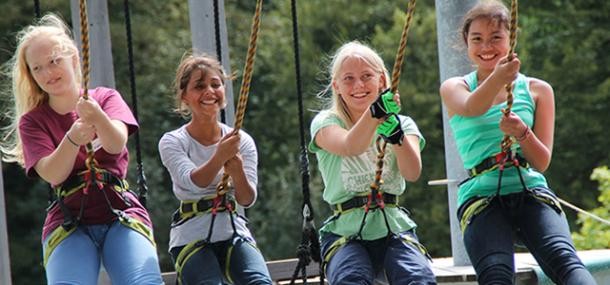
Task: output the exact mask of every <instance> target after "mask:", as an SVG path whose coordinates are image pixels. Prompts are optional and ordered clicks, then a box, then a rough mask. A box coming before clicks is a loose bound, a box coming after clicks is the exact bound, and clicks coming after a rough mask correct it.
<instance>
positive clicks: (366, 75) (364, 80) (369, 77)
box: [360, 73, 373, 82]
mask: <svg viewBox="0 0 610 285" xmlns="http://www.w3.org/2000/svg"><path fill="white" fill-rule="evenodd" d="M371 78H373V74H370V73H366V74H363V75H362V76H361V77H360V80H362V82H367V81H369V80H371Z"/></svg>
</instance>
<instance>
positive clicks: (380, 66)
mask: <svg viewBox="0 0 610 285" xmlns="http://www.w3.org/2000/svg"><path fill="white" fill-rule="evenodd" d="M353 57H357V58H360V59H362V60H364V61H365V62H366V63H368V64H369V65H370V66H371V67H372V68H373V69H374V70H376V71H377V72H381V73H383V74H384V77H385V81H386V82H385V85H386V87H387V86H390V76H389V72H388V69H387V68H386V67H385V64H384V63H383V59H381V56H379V54H378V53H377V52H376V51H375V50H373V49H372V48H371V47H369V46H368V45H366V44H363V43H361V42H359V41H351V42H348V43H345V44H343V45H342V46H341V47H339V49H337V51H336V52H335V54H334V55H333V56H332V57H331V63H330V65H329V68H328V74H329V76H330V78H329V79H330V80H329V82H328V85H327V86H326V88H324V90H323V91H322V92H320V95H323V94H326V93H328V92H329V91H331V98H330V99H329V100H327V101H328V102H327V103H326V105H327V106H326V108H327V109H328V110H330V111H331V112H333V113H334V114H336V115H337V116H339V118H340V119H341V120H342V121H343V122H344V123H345V125H346V126H347V127H348V128H351V127H352V125H353V123H352V119H354V118H351V116H350V114H349V111H348V109H347V106H346V105H345V102H344V101H343V99H342V98H341V96H340V94H338V93H337V92H336V90H335V88H333V82H334V81H335V80H337V76H338V74H339V71H340V70H341V67H342V66H343V62H345V60H346V59H348V58H353Z"/></svg>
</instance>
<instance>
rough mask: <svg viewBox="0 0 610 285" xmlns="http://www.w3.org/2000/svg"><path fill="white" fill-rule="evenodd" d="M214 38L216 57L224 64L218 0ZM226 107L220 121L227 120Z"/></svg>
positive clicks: (216, 3)
mask: <svg viewBox="0 0 610 285" xmlns="http://www.w3.org/2000/svg"><path fill="white" fill-rule="evenodd" d="M214 38H215V39H216V58H217V59H218V62H220V64H221V65H222V42H221V39H220V8H219V5H218V0H214ZM226 116H227V115H226V112H225V109H224V108H222V109H221V110H220V121H221V122H223V123H226V122H227V118H226Z"/></svg>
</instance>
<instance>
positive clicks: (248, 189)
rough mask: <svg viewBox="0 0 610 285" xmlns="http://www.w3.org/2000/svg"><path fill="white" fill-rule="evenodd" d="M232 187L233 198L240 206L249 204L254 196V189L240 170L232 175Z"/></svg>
mask: <svg viewBox="0 0 610 285" xmlns="http://www.w3.org/2000/svg"><path fill="white" fill-rule="evenodd" d="M231 178H232V180H233V187H234V188H235V200H236V201H237V203H238V204H240V205H242V206H250V205H251V204H252V202H254V198H255V197H256V190H255V189H254V187H253V186H252V184H250V182H249V181H248V178H246V174H245V173H244V172H243V171H242V172H240V173H238V174H236V175H234V176H231Z"/></svg>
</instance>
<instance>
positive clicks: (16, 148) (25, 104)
mask: <svg viewBox="0 0 610 285" xmlns="http://www.w3.org/2000/svg"><path fill="white" fill-rule="evenodd" d="M71 34H72V33H71V32H70V29H69V28H68V26H67V25H66V23H65V22H64V21H63V20H62V19H61V18H60V17H59V16H57V15H55V14H52V13H50V14H47V15H45V16H44V17H42V18H41V19H40V20H38V21H37V22H36V23H34V24H32V25H29V26H27V27H25V28H24V29H22V30H21V31H19V32H18V33H17V48H16V50H15V54H14V55H13V57H12V58H11V60H9V61H8V62H7V63H6V65H5V70H8V72H6V73H7V75H8V76H7V77H9V78H11V81H12V93H13V96H12V97H13V98H14V104H13V105H14V106H13V108H12V109H11V110H9V111H8V112H7V113H8V114H9V115H11V113H12V116H11V117H12V122H11V124H10V125H9V126H7V127H5V128H3V129H2V131H3V134H2V144H1V145H0V149H1V150H2V152H3V156H2V160H4V161H7V162H17V163H19V164H20V165H21V166H23V165H24V158H23V144H22V142H21V138H20V136H19V132H18V130H17V129H18V127H19V126H18V125H19V120H20V119H21V117H22V116H23V115H24V114H25V113H27V112H29V111H31V110H32V109H34V108H36V107H38V106H40V105H42V104H44V103H47V102H48V100H49V95H48V94H47V93H46V92H45V91H44V90H42V88H40V86H39V85H38V84H37V83H36V81H35V80H34V77H33V76H32V73H31V72H30V69H29V66H28V63H27V61H26V51H27V49H28V48H29V47H30V45H31V43H32V41H33V40H34V39H37V38H40V37H47V38H48V39H49V40H51V41H54V43H55V47H54V50H53V53H54V55H55V56H58V57H76V60H77V61H78V48H77V47H76V43H75V42H74V40H73V39H72V35H71ZM74 71H75V78H76V81H77V82H76V83H77V86H78V85H80V80H81V76H82V75H81V69H80V65H79V64H77V65H76V68H75V69H74Z"/></svg>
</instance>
